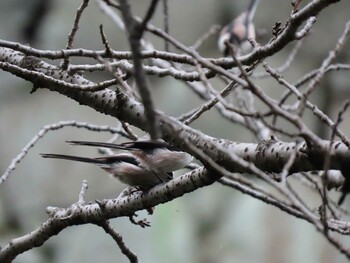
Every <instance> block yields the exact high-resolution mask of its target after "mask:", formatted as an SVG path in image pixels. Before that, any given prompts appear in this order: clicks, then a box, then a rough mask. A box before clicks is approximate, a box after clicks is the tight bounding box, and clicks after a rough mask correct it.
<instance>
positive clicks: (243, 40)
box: [218, 0, 260, 56]
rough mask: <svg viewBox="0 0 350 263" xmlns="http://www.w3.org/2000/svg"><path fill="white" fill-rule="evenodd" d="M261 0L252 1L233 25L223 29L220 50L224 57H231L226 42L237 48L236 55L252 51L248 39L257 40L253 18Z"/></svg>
mask: <svg viewBox="0 0 350 263" xmlns="http://www.w3.org/2000/svg"><path fill="white" fill-rule="evenodd" d="M259 1H260V0H250V2H249V5H248V8H247V10H246V11H245V12H243V13H241V14H240V15H239V16H238V17H236V18H235V19H234V20H233V21H232V22H231V23H229V24H228V25H226V26H225V27H223V29H222V30H221V32H220V34H219V39H218V48H219V50H220V51H221V52H222V53H223V55H224V56H228V55H230V49H229V47H228V46H227V44H226V42H229V43H231V44H232V45H233V46H234V47H235V48H236V50H235V51H236V54H237V55H241V54H243V53H247V52H249V51H250V50H251V49H252V45H251V43H250V42H249V41H248V39H253V40H255V27H254V24H253V18H254V15H255V11H256V8H257V6H258V4H259Z"/></svg>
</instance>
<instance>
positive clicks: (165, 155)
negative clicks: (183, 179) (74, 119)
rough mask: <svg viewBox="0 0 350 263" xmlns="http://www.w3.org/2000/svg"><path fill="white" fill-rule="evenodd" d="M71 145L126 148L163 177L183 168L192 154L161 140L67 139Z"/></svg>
mask: <svg viewBox="0 0 350 263" xmlns="http://www.w3.org/2000/svg"><path fill="white" fill-rule="evenodd" d="M68 142H69V143H71V144H73V145H85V146H97V147H105V148H111V149H120V150H128V151H130V152H131V153H132V154H133V155H135V156H136V157H137V158H138V160H140V163H141V165H142V166H143V167H145V168H146V169H147V170H150V171H154V172H155V173H156V174H158V175H161V176H162V177H165V176H166V175H167V174H168V173H169V172H174V171H176V170H179V169H182V168H184V167H185V166H186V165H188V164H189V163H191V161H192V159H193V158H192V156H191V155H189V154H188V153H185V152H182V151H180V150H179V149H178V148H176V147H174V146H171V145H170V144H168V143H166V142H164V141H163V140H155V141H135V142H126V143H121V144H114V143H104V142H89V141H68Z"/></svg>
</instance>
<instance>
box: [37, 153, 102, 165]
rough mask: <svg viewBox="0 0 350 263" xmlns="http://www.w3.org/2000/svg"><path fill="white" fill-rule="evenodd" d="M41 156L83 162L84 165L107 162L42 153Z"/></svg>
mask: <svg viewBox="0 0 350 263" xmlns="http://www.w3.org/2000/svg"><path fill="white" fill-rule="evenodd" d="M40 155H41V157H43V158H54V159H64V160H70V161H77V162H83V163H93V164H105V163H106V161H104V160H99V159H95V158H88V157H79V156H72V155H64V154H51V153H41V154H40Z"/></svg>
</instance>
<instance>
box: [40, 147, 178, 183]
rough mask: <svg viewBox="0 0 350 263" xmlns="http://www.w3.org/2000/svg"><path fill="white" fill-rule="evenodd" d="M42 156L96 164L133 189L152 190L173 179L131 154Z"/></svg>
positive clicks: (170, 175)
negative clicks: (91, 156)
mask: <svg viewBox="0 0 350 263" xmlns="http://www.w3.org/2000/svg"><path fill="white" fill-rule="evenodd" d="M40 155H41V156H42V157H43V158H55V159H64V160H71V161H78V162H84V163H91V164H95V165H97V166H98V167H100V168H102V169H103V170H105V171H106V172H108V173H109V174H111V175H112V177H114V178H115V179H118V180H119V181H120V182H122V183H124V184H126V185H128V186H131V187H139V188H140V189H141V190H142V189H143V190H147V189H150V188H152V187H153V186H155V185H157V184H160V183H164V182H168V181H170V180H171V179H172V178H173V177H172V173H171V172H168V173H166V176H162V175H158V174H156V173H155V172H154V171H151V170H148V169H146V168H145V167H143V166H142V162H141V161H140V160H139V159H138V158H137V157H136V156H135V155H133V154H130V153H120V154H114V155H110V156H104V157H97V158H88V157H81V156H71V155H64V154H45V153H42V154H40Z"/></svg>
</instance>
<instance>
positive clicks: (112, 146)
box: [67, 141, 136, 151]
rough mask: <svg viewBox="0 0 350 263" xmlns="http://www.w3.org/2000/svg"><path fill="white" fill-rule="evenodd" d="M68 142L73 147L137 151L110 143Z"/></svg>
mask: <svg viewBox="0 0 350 263" xmlns="http://www.w3.org/2000/svg"><path fill="white" fill-rule="evenodd" d="M67 142H68V143H70V144H72V145H83V146H94V147H104V148H111V149H120V150H130V151H132V150H136V149H134V148H131V147H128V146H127V145H123V144H115V143H108V142H90V141H67Z"/></svg>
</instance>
